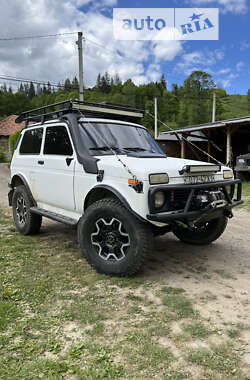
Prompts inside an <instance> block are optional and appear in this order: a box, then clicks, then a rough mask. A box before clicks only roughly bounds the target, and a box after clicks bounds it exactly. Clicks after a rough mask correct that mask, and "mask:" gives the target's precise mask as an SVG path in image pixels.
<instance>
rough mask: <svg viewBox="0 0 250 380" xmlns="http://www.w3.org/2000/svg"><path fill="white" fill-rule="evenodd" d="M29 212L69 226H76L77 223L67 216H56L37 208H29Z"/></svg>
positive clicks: (53, 213)
mask: <svg viewBox="0 0 250 380" xmlns="http://www.w3.org/2000/svg"><path fill="white" fill-rule="evenodd" d="M30 211H31V212H33V213H34V214H38V215H42V216H45V218H49V219H52V220H56V221H57V222H61V223H64V224H68V225H70V226H76V225H77V223H78V221H77V220H75V219H72V218H68V217H67V216H63V215H60V214H56V213H55V212H51V211H47V210H44V209H42V208H39V207H31V208H30Z"/></svg>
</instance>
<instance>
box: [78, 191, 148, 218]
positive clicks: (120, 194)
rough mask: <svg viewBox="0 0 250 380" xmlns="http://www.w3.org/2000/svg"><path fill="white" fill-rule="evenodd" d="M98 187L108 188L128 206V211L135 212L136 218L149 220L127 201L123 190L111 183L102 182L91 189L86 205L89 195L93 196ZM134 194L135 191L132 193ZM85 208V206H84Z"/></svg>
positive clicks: (87, 197)
mask: <svg viewBox="0 0 250 380" xmlns="http://www.w3.org/2000/svg"><path fill="white" fill-rule="evenodd" d="M97 189H103V190H107V191H109V192H110V193H112V194H113V195H114V196H115V197H116V198H117V199H119V201H120V202H121V203H122V204H123V205H124V206H125V207H126V209H127V210H128V211H130V212H131V214H133V215H134V216H135V217H136V218H138V219H139V220H141V221H143V222H147V220H145V219H144V218H143V217H142V216H141V215H140V214H139V213H138V212H137V210H135V209H134V208H133V207H131V205H130V204H129V202H128V201H127V199H126V195H125V194H122V192H121V191H119V190H120V189H119V190H117V189H115V188H114V187H112V186H110V185H107V184H101V185H97V186H94V187H93V188H92V189H91V190H90V191H89V193H88V194H87V196H86V198H85V202H84V205H86V203H87V200H88V199H89V197H90V196H91V194H93V193H94V192H95V191H96V190H97ZM133 192H134V196H136V194H137V193H136V192H135V191H134V190H133ZM132 194H133V193H132ZM84 208H85V207H84Z"/></svg>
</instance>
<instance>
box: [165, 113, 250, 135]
mask: <svg viewBox="0 0 250 380" xmlns="http://www.w3.org/2000/svg"><path fill="white" fill-rule="evenodd" d="M244 123H250V116H245V117H239V118H234V119H228V120H220V121H216V122H215V123H206V124H199V125H192V126H190V127H185V128H180V129H177V130H176V129H175V130H174V131H172V130H171V131H166V132H162V133H163V134H167V135H168V134H174V133H176V132H177V133H184V132H194V131H202V130H204V129H214V128H221V127H227V126H228V125H232V124H244Z"/></svg>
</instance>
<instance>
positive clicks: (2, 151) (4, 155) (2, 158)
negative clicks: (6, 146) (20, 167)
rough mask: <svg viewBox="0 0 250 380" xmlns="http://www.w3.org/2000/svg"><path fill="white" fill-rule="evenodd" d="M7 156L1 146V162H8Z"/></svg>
mask: <svg viewBox="0 0 250 380" xmlns="http://www.w3.org/2000/svg"><path fill="white" fill-rule="evenodd" d="M7 161H8V160H7V154H6V152H5V150H3V148H2V147H1V146H0V162H7Z"/></svg>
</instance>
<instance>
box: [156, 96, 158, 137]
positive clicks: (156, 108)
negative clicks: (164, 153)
mask: <svg viewBox="0 0 250 380" xmlns="http://www.w3.org/2000/svg"><path fill="white" fill-rule="evenodd" d="M157 120H158V117H157V98H156V97H155V139H157V137H158V136H157Z"/></svg>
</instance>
